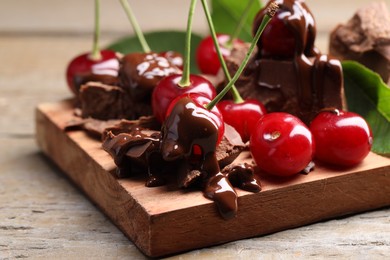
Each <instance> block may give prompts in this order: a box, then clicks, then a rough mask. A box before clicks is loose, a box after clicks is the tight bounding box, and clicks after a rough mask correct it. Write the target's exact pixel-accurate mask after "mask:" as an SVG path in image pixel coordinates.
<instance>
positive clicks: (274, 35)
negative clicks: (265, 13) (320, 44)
mask: <svg viewBox="0 0 390 260" xmlns="http://www.w3.org/2000/svg"><path fill="white" fill-rule="evenodd" d="M285 15H286V12H283V11H281V12H279V13H278V14H276V15H275V16H274V17H273V18H272V19H271V21H270V22H269V24H268V25H267V27H265V29H264V32H263V34H262V35H261V37H260V40H259V43H258V46H259V49H260V52H261V55H262V56H263V57H274V58H275V57H280V58H291V57H294V52H295V48H296V46H295V45H296V42H295V36H294V33H293V32H292V31H291V29H290V28H288V26H287V25H286V24H285V22H284V21H283V19H282V17H283V16H285Z"/></svg>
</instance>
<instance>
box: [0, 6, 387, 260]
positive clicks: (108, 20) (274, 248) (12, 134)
mask: <svg viewBox="0 0 390 260" xmlns="http://www.w3.org/2000/svg"><path fill="white" fill-rule="evenodd" d="M102 2H103V4H102V5H103V6H104V12H105V14H104V16H103V17H102V35H103V39H102V45H103V46H104V45H105V44H107V43H109V42H112V41H113V40H115V39H117V38H119V37H121V36H124V35H126V34H127V33H129V32H131V29H130V25H129V24H128V22H127V20H126V18H125V16H124V14H123V12H122V11H121V10H120V7H119V4H118V3H117V2H116V1H102ZM130 2H131V3H132V5H133V6H134V9H135V11H136V14H137V16H139V19H140V23H141V25H142V27H143V28H144V29H145V30H150V29H155V28H160V27H161V28H167V27H169V28H177V29H182V28H184V27H185V26H184V24H185V15H186V8H187V4H186V5H184V4H182V0H166V1H152V0H145V1H130ZM156 2H158V3H159V5H161V4H162V2H164V3H166V4H165V5H164V6H161V7H158V8H150V5H151V3H152V4H156ZM307 2H308V4H309V6H311V7H312V10H313V12H314V13H315V15H316V17H317V22H318V25H319V26H318V27H319V35H318V42H317V45H318V46H319V47H320V48H321V49H322V50H323V51H324V52H326V46H327V37H328V31H329V30H330V28H332V27H333V26H334V25H335V24H337V23H338V22H343V21H346V20H347V19H349V17H350V16H351V15H352V13H353V11H354V10H356V8H357V7H358V6H361V5H363V4H365V3H369V2H370V1H369V0H365V1H363V0H360V1H342V2H341V1H335V0H332V1H314V0H313V1H310V0H309V1H307ZM319 2H321V3H319ZM336 3H337V4H336ZM386 3H387V4H388V6H390V1H386ZM167 6H168V7H169V6H171V7H172V6H175V8H179V9H174V10H183V11H182V12H180V11H175V13H183V14H182V15H179V16H177V19H178V20H179V19H182V21H183V22H182V24H181V25H183V26H179V25H178V24H179V23H177V22H175V21H172V19H171V20H167V19H161V20H157V19H152V18H151V17H160V16H159V15H161V13H164V14H166V15H168V17H173V16H172V15H171V16H169V15H170V14H169V12H172V10H171V9H172V8H168V7H167ZM181 6H183V7H181ZM336 6H337V8H336ZM91 8H92V1H76V0H69V1H49V0H34V1H28V0H23V1H22V0H20V1H12V0H1V2H0V111H1V113H0V114H1V116H0V142H1V146H2V148H1V149H0V259H15V258H32V259H36V258H43V257H45V258H49V259H54V258H56V259H57V258H60V259H72V258H82V259H91V258H94V259H95V258H104V259H143V258H145V257H144V256H143V255H142V254H141V253H140V252H139V251H138V249H137V248H136V247H135V246H134V245H133V244H132V243H131V242H130V241H129V240H128V239H127V238H126V237H125V236H124V235H123V234H122V233H121V232H120V231H119V230H118V229H117V228H116V227H115V226H114V225H113V224H112V223H111V222H110V220H109V219H107V217H105V216H104V215H103V214H102V213H101V212H100V211H99V209H97V208H96V207H95V206H94V205H93V204H92V203H91V202H90V201H89V200H88V199H87V198H86V197H85V196H84V195H83V194H82V193H81V192H80V191H79V190H78V189H77V188H76V187H75V186H74V185H73V184H72V183H71V182H70V181H69V180H68V179H67V178H66V177H64V175H63V173H62V172H61V171H60V170H59V169H58V168H57V167H56V166H55V165H54V164H52V163H51V162H50V161H49V160H48V159H47V158H45V157H44V156H43V155H42V153H41V152H40V151H39V149H38V147H37V145H36V143H35V135H34V133H35V130H34V127H35V123H34V109H35V107H36V105H37V104H39V103H42V102H50V101H58V100H61V99H64V98H67V97H70V92H69V91H68V89H67V87H66V85H65V81H64V69H65V66H66V64H67V62H68V61H69V60H70V59H71V58H72V57H74V56H75V55H76V54H78V53H80V52H83V51H86V50H89V48H90V46H91V33H90V31H91V28H92V11H91V10H90V9H91ZM178 26H179V27H178ZM195 30H197V31H198V32H204V30H205V26H204V20H203V17H198V18H197V20H196V23H195ZM389 196H390V195H389ZM389 234H390V209H389V208H387V209H380V210H376V211H373V212H367V213H363V214H358V215H354V216H348V217H344V218H340V219H335V220H330V221H326V222H321V223H316V224H313V225H310V226H305V227H301V228H296V229H292V230H287V231H283V232H279V233H275V234H271V235H268V236H263V237H256V238H251V239H245V240H240V241H236V242H231V243H228V244H224V245H220V246H215V247H210V248H204V249H200V250H194V251H191V252H187V253H184V254H180V255H176V256H172V259H211V258H217V259H219V258H220V259H247V258H251V259H252V258H257V259H290V258H302V259H306V258H307V257H312V258H336V259H340V258H343V259H385V258H389V257H390V235H389Z"/></svg>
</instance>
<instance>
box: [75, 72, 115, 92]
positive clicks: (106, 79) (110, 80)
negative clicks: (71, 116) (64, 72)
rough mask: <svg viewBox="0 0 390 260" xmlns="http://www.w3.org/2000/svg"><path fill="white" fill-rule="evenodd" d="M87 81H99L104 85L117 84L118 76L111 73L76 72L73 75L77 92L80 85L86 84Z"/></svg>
mask: <svg viewBox="0 0 390 260" xmlns="http://www.w3.org/2000/svg"><path fill="white" fill-rule="evenodd" d="M88 82H100V83H102V84H104V85H110V86H119V79H118V77H117V76H113V75H104V74H103V75H99V74H93V73H87V74H77V75H75V76H74V77H73V83H74V86H75V90H76V91H77V92H80V88H81V86H82V85H85V84H87V83H88Z"/></svg>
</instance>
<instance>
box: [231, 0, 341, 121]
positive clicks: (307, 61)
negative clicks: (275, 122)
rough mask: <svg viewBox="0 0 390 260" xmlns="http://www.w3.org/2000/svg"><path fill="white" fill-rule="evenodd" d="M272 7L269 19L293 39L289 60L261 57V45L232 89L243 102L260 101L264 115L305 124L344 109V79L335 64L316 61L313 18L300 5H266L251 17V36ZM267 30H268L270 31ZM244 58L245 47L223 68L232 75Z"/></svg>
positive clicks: (286, 1)
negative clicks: (279, 115)
mask: <svg viewBox="0 0 390 260" xmlns="http://www.w3.org/2000/svg"><path fill="white" fill-rule="evenodd" d="M272 3H277V4H278V5H279V6H280V9H279V11H278V13H277V15H276V16H275V17H274V18H273V19H281V20H282V21H283V23H284V24H285V26H287V27H288V28H289V29H290V30H291V32H293V34H294V36H295V43H296V44H295V50H294V55H293V57H291V58H289V57H283V58H282V57H269V56H268V55H267V56H264V57H263V55H262V50H261V48H262V46H261V43H259V44H258V51H257V53H256V54H255V57H254V58H253V59H252V60H251V61H250V62H249V64H248V66H247V68H246V70H245V71H244V73H243V74H242V75H241V77H240V79H239V80H238V81H237V83H236V87H237V89H238V91H239V92H240V94H241V95H242V97H243V98H254V99H257V100H259V101H261V102H262V103H263V104H264V105H265V107H266V109H267V111H268V112H280V111H281V112H288V113H291V114H293V115H295V116H298V117H299V118H300V119H301V120H302V121H304V122H305V123H306V124H309V123H310V121H311V120H312V119H313V118H314V116H315V115H316V114H317V113H318V111H319V110H321V109H322V108H324V107H330V106H334V107H337V108H340V109H341V108H343V107H344V101H343V100H344V98H343V96H344V94H343V75H342V69H341V64H340V62H339V61H338V60H336V59H333V58H331V57H329V56H326V55H321V54H320V53H319V51H318V50H317V48H315V46H314V41H315V36H316V28H315V23H314V18H313V16H312V15H311V13H310V10H309V9H308V8H307V6H306V4H305V3H304V2H302V1H296V0H276V1H270V2H269V3H268V4H267V6H265V8H264V9H262V10H261V11H260V12H259V14H258V15H257V16H256V19H255V22H254V30H257V27H258V24H259V21H261V19H262V17H263V16H264V14H265V12H266V11H265V10H266V9H267V8H268V6H269V5H270V4H272ZM271 30H272V28H271ZM246 52H247V48H246V47H245V46H241V47H240V49H237V48H236V50H233V51H232V56H231V57H227V59H226V60H227V63H228V68H229V69H230V70H231V71H232V73H234V72H235V70H236V68H237V67H238V65H239V64H240V63H241V61H242V58H243V57H244V55H245V53H246Z"/></svg>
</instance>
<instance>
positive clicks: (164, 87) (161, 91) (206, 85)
mask: <svg viewBox="0 0 390 260" xmlns="http://www.w3.org/2000/svg"><path fill="white" fill-rule="evenodd" d="M182 77H183V75H181V74H175V75H171V76H168V77H165V78H163V79H162V80H161V81H160V82H159V83H158V84H157V86H156V88H155V89H154V91H153V94H152V109H153V114H154V116H155V117H156V118H157V120H158V121H159V122H161V123H162V122H163V121H164V120H165V117H166V115H167V109H168V106H169V104H170V103H171V102H172V101H173V100H174V99H175V98H176V97H178V96H180V95H182V94H185V93H198V94H201V95H203V96H205V97H207V98H208V99H210V100H211V99H213V98H214V97H215V95H216V91H215V87H214V86H213V85H212V84H211V82H210V81H208V80H207V79H205V78H203V77H202V76H198V75H192V74H191V75H190V79H189V80H190V84H189V86H183V87H182V86H180V81H181V80H182Z"/></svg>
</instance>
